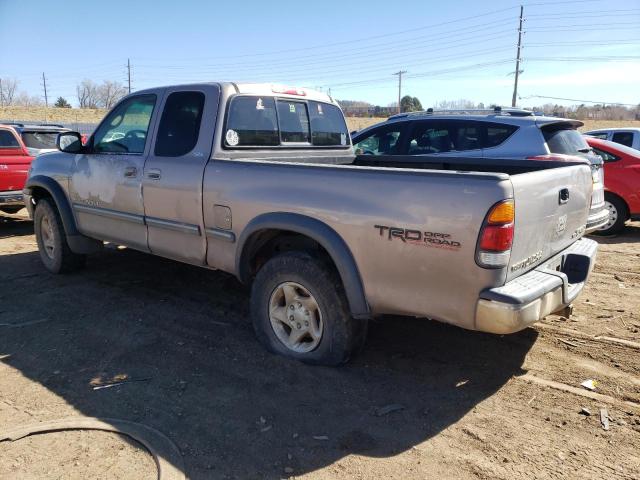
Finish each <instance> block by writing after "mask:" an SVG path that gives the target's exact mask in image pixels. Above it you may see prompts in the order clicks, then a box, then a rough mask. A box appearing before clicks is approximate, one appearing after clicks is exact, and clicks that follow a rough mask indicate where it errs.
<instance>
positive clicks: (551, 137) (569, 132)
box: [542, 128, 591, 156]
mask: <svg viewBox="0 0 640 480" xmlns="http://www.w3.org/2000/svg"><path fill="white" fill-rule="evenodd" d="M542 135H544V140H545V142H547V146H548V147H549V152H550V153H563V154H565V155H581V156H586V155H587V154H588V153H590V152H591V147H589V145H587V142H586V140H585V139H584V137H583V136H582V134H581V133H580V132H578V131H577V130H575V129H573V128H555V129H552V128H545V129H543V130H542Z"/></svg>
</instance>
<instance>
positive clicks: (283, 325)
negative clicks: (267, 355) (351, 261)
mask: <svg viewBox="0 0 640 480" xmlns="http://www.w3.org/2000/svg"><path fill="white" fill-rule="evenodd" d="M251 315H252V318H253V326H254V329H255V332H256V335H257V337H258V339H259V340H260V342H261V343H262V344H263V345H264V346H265V347H266V348H267V349H268V350H270V351H271V352H273V353H277V354H280V355H283V356H286V357H290V358H295V359H297V360H300V361H302V362H305V363H310V364H316V365H339V364H341V363H345V362H346V361H348V360H349V358H350V357H351V356H352V355H353V354H354V353H356V352H357V351H358V350H359V349H360V348H361V347H362V345H363V342H364V340H365V336H366V325H367V323H366V320H356V319H353V318H351V315H350V312H349V308H348V304H347V300H346V298H345V295H344V293H343V289H342V284H341V282H340V280H339V277H338V275H337V274H336V273H335V272H334V271H333V269H332V268H330V266H328V265H326V264H325V263H324V262H323V261H322V260H320V259H317V258H314V257H312V256H311V255H308V254H306V253H304V252H286V253H283V254H280V255H278V256H276V257H274V258H272V259H271V260H269V261H268V262H267V263H266V264H265V265H264V266H263V267H262V268H261V269H260V271H259V272H258V275H257V276H256V278H255V281H254V283H253V287H252V290H251Z"/></svg>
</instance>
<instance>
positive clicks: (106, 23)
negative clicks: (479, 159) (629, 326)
mask: <svg viewBox="0 0 640 480" xmlns="http://www.w3.org/2000/svg"><path fill="white" fill-rule="evenodd" d="M520 3H521V2H514V1H492V2H478V1H470V0H458V1H455V2H442V1H438V2H434V1H427V0H418V1H413V0H406V1H395V2H390V1H389V0H386V1H379V0H370V1H367V2H348V1H345V0H341V1H335V0H324V1H323V2H313V3H312V2H300V1H295V2H294V1H279V2H268V1H244V2H215V1H196V0H182V1H164V0H156V1H151V0H139V1H136V0H128V1H123V0H111V1H93V2H92V1H89V0H80V1H76V0H66V1H47V0H29V1H26V0H0V78H15V79H17V80H18V82H19V90H24V91H26V92H28V93H30V94H32V95H36V94H37V95H40V94H42V87H41V80H42V78H41V76H42V72H45V74H46V77H47V82H48V86H49V90H50V95H49V96H50V97H53V98H56V97H58V96H63V97H66V98H67V99H68V100H69V101H71V102H72V103H74V104H75V103H76V98H75V85H76V84H77V83H79V82H80V81H81V80H82V79H84V78H90V79H92V80H94V81H98V82H100V81H102V80H105V79H107V80H117V81H121V82H123V83H125V82H126V63H127V58H130V59H131V64H132V66H133V69H132V78H133V81H132V85H133V89H141V88H145V87H150V86H157V85H165V84H171V83H182V82H195V81H214V80H239V81H273V82H278V83H287V84H291V85H297V86H307V87H318V88H322V89H324V90H327V89H329V88H330V89H331V92H332V94H333V96H334V97H336V98H338V99H351V100H365V101H369V102H372V103H376V104H380V105H387V104H389V103H390V102H393V101H394V100H396V99H397V77H396V76H393V75H392V73H393V72H396V71H398V70H401V69H402V70H407V74H406V75H405V78H403V94H404V93H407V94H411V95H412V96H417V97H418V98H420V100H421V101H422V103H423V105H424V106H425V107H426V106H429V105H433V104H435V103H436V102H437V101H439V100H456V99H460V98H466V99H470V100H473V101H476V102H479V101H483V102H486V103H498V104H503V105H506V104H509V103H510V101H511V95H512V88H513V86H512V85H513V76H512V75H511V74H510V73H511V72H513V71H514V70H515V61H514V59H515V53H516V52H515V51H516V43H517V26H518V14H519V5H520ZM524 5H525V7H524V10H525V19H526V20H525V25H524V30H525V34H524V37H523V45H524V48H523V51H522V56H523V63H522V66H521V69H522V70H524V72H523V74H522V76H521V83H520V89H519V94H520V96H521V97H523V98H522V99H521V100H520V102H519V103H520V104H521V105H523V106H528V105H534V104H535V105H540V104H543V103H546V102H548V101H553V102H557V103H562V104H572V103H577V102H572V101H559V100H558V101H555V100H548V99H541V98H533V96H534V95H538V96H548V97H561V98H571V99H586V100H595V101H605V102H621V103H630V104H637V103H640V0H626V1H619V0H605V1H603V0H593V1H589V0H582V1H561V0H560V1H545V0H532V1H530V2H524Z"/></svg>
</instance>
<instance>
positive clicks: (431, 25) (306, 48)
mask: <svg viewBox="0 0 640 480" xmlns="http://www.w3.org/2000/svg"><path fill="white" fill-rule="evenodd" d="M584 1H595V0H584ZM515 8H517V7H507V8H501V9H499V10H492V11H490V12H487V13H482V14H479V15H470V16H468V17H462V18H458V19H454V20H449V21H446V22H438V23H431V24H428V25H423V26H421V27H415V28H410V29H407V30H400V31H396V32H390V33H385V34H381V35H372V36H368V37H361V38H357V39H351V40H345V41H341V42H334V43H327V44H322V45H314V46H308V47H300V48H289V49H285V50H277V51H271V52H260V53H249V54H244V55H227V56H224V57H217V58H240V57H261V56H264V55H270V54H280V53H291V52H300V51H306V50H317V49H319V48H322V49H326V48H328V47H333V46H341V45H351V44H353V43H356V42H364V41H368V40H375V39H378V38H388V37H392V36H397V35H403V34H405V33H411V32H417V31H420V30H425V29H427V28H438V27H443V26H447V25H451V24H454V23H459V22H464V21H466V20H475V19H477V18H481V17H487V16H491V15H495V14H497V13H502V12H507V11H509V10H513V9H515ZM209 58H214V57H209Z"/></svg>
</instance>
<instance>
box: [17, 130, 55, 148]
mask: <svg viewBox="0 0 640 480" xmlns="http://www.w3.org/2000/svg"><path fill="white" fill-rule="evenodd" d="M56 138H58V132H22V141H23V142H24V144H25V145H26V146H27V147H28V148H36V149H38V150H45V149H55V148H56Z"/></svg>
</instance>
